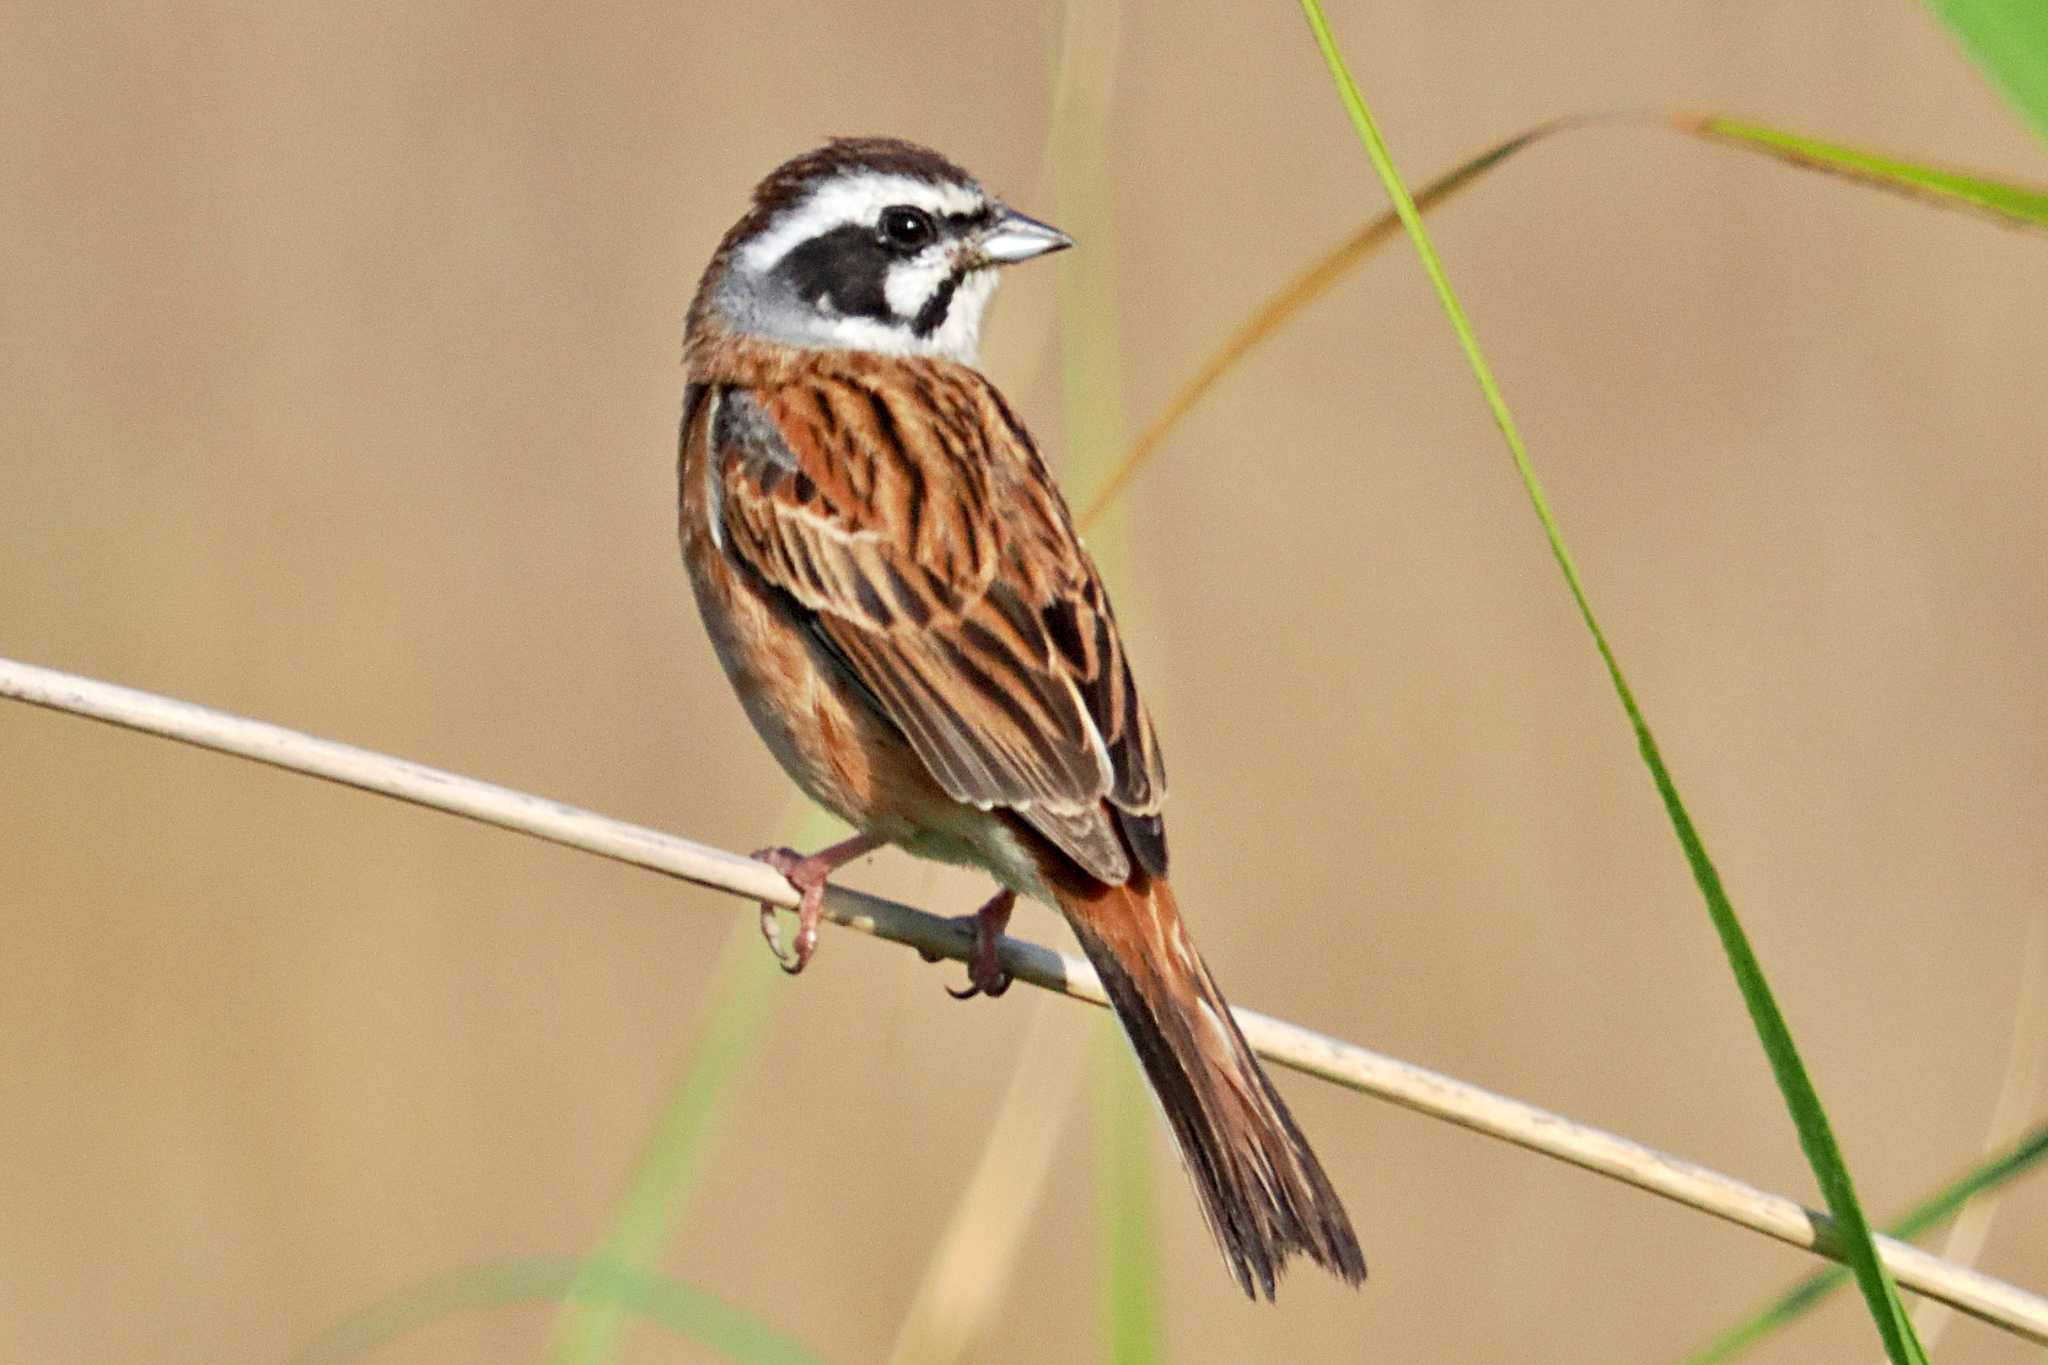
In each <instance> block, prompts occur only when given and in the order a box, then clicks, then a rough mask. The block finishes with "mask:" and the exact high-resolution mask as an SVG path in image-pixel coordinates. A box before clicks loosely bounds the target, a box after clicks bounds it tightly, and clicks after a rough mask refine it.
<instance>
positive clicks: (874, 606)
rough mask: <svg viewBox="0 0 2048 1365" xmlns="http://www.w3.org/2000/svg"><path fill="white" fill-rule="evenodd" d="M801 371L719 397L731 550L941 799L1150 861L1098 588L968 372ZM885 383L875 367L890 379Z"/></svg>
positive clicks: (1110, 621)
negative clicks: (896, 739) (857, 690)
mask: <svg viewBox="0 0 2048 1365" xmlns="http://www.w3.org/2000/svg"><path fill="white" fill-rule="evenodd" d="M892 363H893V364H894V365H896V366H905V367H907V372H908V373H909V374H910V376H911V379H910V382H909V383H908V384H907V385H906V384H903V383H901V382H895V383H891V382H889V381H888V380H887V379H885V378H884V377H881V376H877V375H872V374H864V373H861V372H859V371H852V370H846V369H837V370H834V369H820V370H819V371H818V372H816V373H814V374H806V375H804V376H802V377H801V378H800V379H799V380H795V381H792V382H786V383H782V384H777V385H774V386H771V387H764V388H758V389H747V388H728V389H726V390H724V391H723V392H722V393H721V395H720V401H719V404H718V407H717V409H716V413H715V417H714V420H713V424H712V432H711V437H712V446H713V451H712V460H713V463H714V466H715V469H714V471H713V474H714V477H715V478H716V480H717V483H718V487H719V494H720V497H719V510H720V514H721V517H722V526H721V528H720V529H721V530H722V532H723V537H724V540H725V543H726V545H727V546H728V548H729V552H730V553H731V554H733V555H734V556H735V557H736V558H737V559H738V560H739V561H740V562H741V563H742V564H744V565H745V566H746V567H747V568H748V569H749V570H750V571H751V572H753V573H754V574H756V575H757V576H758V577H759V578H761V579H762V580H764V581H765V582H767V583H768V584H770V585H772V586H773V587H775V588H777V589H779V590H780V591H781V592H782V593H784V594H785V595H786V596H787V597H788V598H789V599H791V600H792V601H793V602H794V603H795V604H796V605H797V607H798V608H799V609H801V610H802V611H803V612H805V613H807V614H808V618H809V619H808V621H807V624H808V625H809V626H810V627H811V628H812V630H813V631H814V633H815V635H816V637H817V638H819V639H820V640H822V641H823V642H825V644H826V645H827V647H829V648H830V649H831V650H832V651H833V652H834V653H835V654H836V655H837V656H838V657H839V659H840V660H841V661H842V662H843V663H844V665H845V666H846V668H847V669H848V670H849V671H850V672H851V673H852V674H853V676H854V677H855V678H857V679H858V680H859V681H860V683H861V685H862V686H863V687H865V688H866V689H867V692H868V694H869V695H870V696H872V697H873V698H874V699H875V701H876V702H877V704H878V705H879V706H880V707H881V708H882V710H883V712H884V713H885V714H886V715H887V716H888V717H889V718H890V719H891V720H892V721H893V722H894V723H895V724H896V726H897V727H898V728H899V729H900V730H901V731H902V732H903V734H904V736H905V737H906V738H907V739H908V740H909V742H910V744H911V746H912V748H913V749H914V750H915V751H916V752H917V754H918V756H919V757H920V758H921V759H922V760H923V761H924V763H925V765H926V766H927V767H928V768H929V769H930V771H931V773H932V775H933V777H934V778H935V779H937V781H938V782H939V784H940V785H941V786H942V787H943V788H944V789H945V790H946V792H947V794H948V795H950V796H952V797H953V798H954V799H956V800H959V801H963V802H969V803H972V804H974V805H978V806H982V807H984V808H992V807H1004V808H1008V809H1013V810H1015V811H1016V812H1017V813H1018V814H1019V815H1020V816H1021V817H1022V818H1023V819H1025V820H1026V821H1028V822H1029V823H1031V824H1032V825H1033V826H1034V827H1035V828H1037V829H1038V830H1039V831H1040V832H1041V833H1043V834H1044V835H1045V836H1046V837H1047V838H1048V839H1050V840H1051V841H1052V842H1053V843H1055V844H1056V845H1058V846H1059V847H1060V848H1061V849H1062V850H1064V851H1065V852H1066V853H1067V854H1069V855H1070V856H1071V857H1073V858H1074V859H1075V860H1076V861H1077V862H1078V863H1080V864H1081V866H1082V867H1084V868H1086V869H1087V870H1088V872H1089V873H1090V874H1092V875H1094V876H1096V877H1098V878H1100V879H1102V880H1104V881H1107V882H1112V883H1121V882H1124V881H1126V880H1127V879H1128V878H1129V877H1130V875H1131V871H1132V868H1131V857H1130V854H1131V853H1133V852H1134V853H1136V855H1137V858H1138V861H1139V863H1140V864H1141V865H1143V866H1144V867H1145V868H1146V869H1147V870H1149V871H1150V872H1152V873H1153V874H1154V875H1159V874H1162V873H1164V871H1165V869H1166V845H1165V839H1164V835H1163V832H1162V830H1161V827H1160V824H1159V821H1158V818H1157V817H1158V808H1159V802H1160V799H1161V798H1162V797H1163V796H1164V794H1165V787H1166V782H1165V772H1164V769H1163V766H1162V765H1161V762H1160V758H1159V751H1158V744H1157V741H1156V740H1155V739H1154V737H1153V733H1152V725H1151V721H1150V719H1149V718H1148V717H1147V715H1146V713H1145V709H1144V705H1143V703H1142V701H1140V699H1139V697H1138V693H1137V689H1136V687H1135V686H1134V685H1133V684H1132V681H1131V675H1130V669H1129V666H1128V664H1127V663H1126V662H1125V659H1124V652H1123V644H1122V640H1121V639H1120V637H1119V636H1118V634H1117V628H1116V620H1115V617H1114V616H1113V615H1112V614H1111V612H1110V608H1109V599H1108V595H1107V593H1105V592H1104V590H1103V586H1102V580H1101V577H1100V575H1099V574H1098V573H1097V572H1096V569H1095V565H1094V563H1093V561H1091V560H1090V559H1089V557H1088V554H1087V551H1086V550H1085V549H1083V548H1082V546H1081V543H1080V541H1079V539H1078V538H1077V537H1076V536H1075V534H1074V531H1073V527H1072V524H1071V522H1070V521H1069V519H1068V516H1067V511H1066V506H1065V504H1064V503H1063V502H1061V500H1060V497H1059V493H1058V491H1057V490H1056V489H1055V488H1054V487H1053V485H1052V482H1051V479H1050V476H1049V475H1048V474H1047V472H1046V469H1045V466H1044V463H1043V461H1042V460H1041V459H1040V458H1039V455H1038V451H1037V449H1036V448H1035V447H1034V446H1033V445H1032V444H1031V440H1030V437H1029V435H1028V434H1026V433H1025V431H1024V429H1023V427H1022V426H1021V425H1020V424H1019V423H1018V422H1017V421H1016V418H1015V416H1014V415H1013V414H1011V413H1010V411H1009V409H1008V407H1007V406H1006V405H1004V404H1003V402H1002V400H1001V398H1000V397H999V396H998V395H997V394H996V392H995V390H994V388H993V387H992V386H991V385H990V384H989V383H988V381H987V380H985V379H983V378H982V377H981V376H980V375H979V374H978V373H976V372H975V371H973V370H971V369H967V368H966V367H964V366H957V365H951V364H947V363H945V362H938V361H932V362H903V361H896V362H892ZM902 372H903V371H892V373H896V374H900V373H902Z"/></svg>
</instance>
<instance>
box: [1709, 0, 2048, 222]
mask: <svg viewBox="0 0 2048 1365" xmlns="http://www.w3.org/2000/svg"><path fill="white" fill-rule="evenodd" d="M2041 13H2042V15H2043V17H2044V22H2048V5H2042V6H2041ZM1672 124H1673V126H1674V127H1676V128H1678V129H1679V130H1680V131H1682V132H1688V133H1694V134H1697V135H1699V136H1701V137H1708V138H1715V139H1718V140H1720V141H1723V142H1728V143H1732V144H1733V145H1735V146H1738V147H1744V148H1748V149H1751V150H1755V151H1761V152H1765V153H1768V154H1770V155H1772V156H1776V157H1779V158H1782V159H1783V160H1786V161H1789V162H1791V163H1792V164H1793V165H1795V166H1802V167H1806V168H1809V169H1812V170H1820V171H1829V172H1832V173H1834V174H1836V175H1845V176H1848V177H1849V178H1851V179H1853V180H1859V181H1862V182H1863V183H1865V184H1868V185H1874V186H1876V187H1878V188H1880V189H1888V190H1895V191H1898V192H1899V193H1902V194H1908V195H1911V196H1912V197H1914V198H1916V199H1920V200H1923V201H1925V202H1928V203H1931V204H1934V205H1937V206H1939V207H1949V208H1964V209H1971V210H1975V211H1977V212H1979V213H1984V214H1988V215H1991V216H1992V217H1995V218H1999V219H2002V220H2004V221H2007V222H2011V223H2016V224H2020V225H2022V226H2026V227H2035V228H2041V227H2048V189H2043V188H2041V187H2040V186H2037V185H2025V184H2020V183H2017V182H2014V181H2009V180H1996V179H1993V178H1992V177H1990V176H1985V175H1975V174H1972V173H1970V172H1968V171H1960V170H1955V169H1952V168H1948V167H1943V166H1929V165H1926V164H1924V163H1921V162H1915V161H1901V160H1898V159H1897V158H1895V157H1888V156H1881V155H1879V154H1878V153H1876V152H1871V151H1865V150H1864V149H1862V148H1859V147H1846V146H1843V145H1842V144H1841V143H1838V142H1823V141H1821V140H1820V139H1819V138H1812V137H1807V136H1805V135H1803V134H1800V133H1792V132H1787V131H1786V130H1784V129H1782V128H1767V127H1765V126H1764V125H1762V124H1760V123H1746V122H1744V121H1743V120H1741V119H1734V118H1725V117H1723V116H1721V115H1719V114H1692V115H1680V116H1676V117H1674V118H1673V119H1672Z"/></svg>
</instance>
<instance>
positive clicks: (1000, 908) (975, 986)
mask: <svg viewBox="0 0 2048 1365" xmlns="http://www.w3.org/2000/svg"><path fill="white" fill-rule="evenodd" d="M1016 904H1017V893H1016V892H1014V891H1001V892H998V893H997V894H996V895H995V896H994V897H993V898H991V899H990V901H989V902H988V904H986V905H984V906H982V907H981V909H979V910H977V911H975V912H974V913H973V914H971V915H963V916H962V917H961V918H960V919H959V920H955V921H954V923H956V924H958V923H963V922H964V923H965V924H966V926H967V928H968V929H969V930H970V931H972V933H973V934H974V951H973V953H971V954H970V955H969V956H968V959H967V987H966V989H965V990H954V989H953V988H952V987H951V986H948V987H946V994H948V995H950V996H952V997H953V998H954V999H955V1000H972V999H973V998H974V997H975V996H977V995H985V996H987V997H988V998H989V999H991V1000H993V999H995V998H996V997H997V996H999V995H1001V994H1002V993H1003V992H1004V991H1007V990H1008V989H1010V979H1011V978H1010V974H1009V973H1008V972H1006V971H1004V970H1003V965H1002V962H1001V960H1000V959H999V958H998V957H997V954H996V948H997V945H998V944H999V943H1000V942H1001V941H1002V937H1003V930H1004V929H1006V928H1008V927H1009V924H1010V911H1011V909H1012V908H1014V907H1015V906H1016ZM926 960H927V961H932V962H936V961H937V960H938V959H937V957H935V956H934V957H928V958H927V959H926Z"/></svg>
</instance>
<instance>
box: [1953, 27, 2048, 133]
mask: <svg viewBox="0 0 2048 1365" xmlns="http://www.w3.org/2000/svg"><path fill="white" fill-rule="evenodd" d="M1928 4H1929V6H1930V7H1931V8H1932V9H1933V10H1934V12H1935V13H1936V14H1938V15H1940V16H1941V17H1942V18H1943V19H1944V20H1946V21H1947V23H1948V26H1949V27H1950V28H1952V29H1954V30H1955V33H1956V36H1957V37H1958V38H1960V39H1962V42H1963V50H1964V51H1965V52H1967V53H1969V54H1970V60H1972V61H1974V62H1976V63H1977V65H1978V66H1979V67H1980V68H1982V69H1983V71H1984V73H1985V74H1986V75H1988V76H1990V77H1991V80H1992V83H1993V84H1995V85H1997V86H1998V87H1999V88H2000V89H2001V90H2003V91H2005V96H2006V98H2007V99H2009V100H2011V101H2012V102H2013V103H2014V104H2015V105H2017V106H2018V107H2019V110H2020V112H2021V113H2023V114H2025V115H2026V117H2027V118H2028V119H2029V120H2030V121H2031V122H2032V123H2033V125H2034V131H2035V132H2037V133H2039V134H2040V135H2041V136H2042V137H2044V138H2048V5H2044V4H2042V3H2041V0H1928Z"/></svg>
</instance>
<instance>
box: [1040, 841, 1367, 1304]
mask: <svg viewBox="0 0 2048 1365" xmlns="http://www.w3.org/2000/svg"><path fill="white" fill-rule="evenodd" d="M1054 889H1055V893H1056V895H1057V896H1058V899H1059V902H1060V908H1061V909H1062V910H1064V911H1065V912H1066V916H1067V920H1068V922H1069V923H1070V924H1072V925H1073V927H1074V932H1075V934H1076V935H1077V936H1078V937H1079V938H1080V940H1081V947H1082V948H1083V949H1084V950H1085V951H1086V952H1087V954H1088V959H1089V961H1091V962H1093V963H1094V964H1095V971H1096V973H1097V974H1098V975H1099V976H1101V978H1102V984H1103V987H1104V989H1105V990H1107V991H1108V992H1109V999H1110V1003H1111V1004H1113V1005H1114V1006H1115V1007H1116V1013H1117V1018H1118V1019H1119V1020H1121V1021H1122V1022H1123V1026H1124V1032H1125V1033H1127V1034H1128V1035H1129V1036H1130V1040H1131V1046H1132V1047H1133V1048H1135V1049H1136V1050H1137V1053H1138V1061H1139V1062H1140V1063H1141V1064H1142V1065H1143V1066H1144V1068H1145V1075H1146V1076H1147V1077H1148V1078H1149V1079H1150V1080H1151V1082H1152V1090H1153V1093H1154V1094H1156V1095H1157V1096H1158V1097H1159V1103H1160V1107H1161V1108H1163V1109H1164V1110H1165V1111H1166V1118H1167V1121H1168V1122H1169V1123H1170V1124H1172V1125H1173V1136H1174V1140H1175V1141H1176V1142H1177V1143H1178V1144H1179V1146H1180V1154H1181V1158H1182V1160H1183V1162H1185V1164H1186V1166H1187V1171H1188V1176H1189V1178H1190V1179H1191V1180H1192V1181H1193V1182H1194V1186H1195V1193H1196V1195H1197V1196H1199V1197H1200V1199H1201V1203H1202V1212H1203V1214H1204V1215H1205V1216H1206V1217H1207V1218H1208V1220H1209V1230H1210V1231H1211V1232H1213V1233H1215V1235H1216V1241H1217V1244H1218V1245H1219V1246H1220V1247H1221V1248H1222V1250H1223V1255H1224V1258H1225V1259H1226V1260H1227V1261H1229V1263H1230V1268H1231V1270H1232V1271H1233V1272H1234V1273H1235V1274H1236V1276H1237V1279H1238V1283H1239V1284H1240V1285H1242V1286H1243V1288H1244V1292H1245V1293H1246V1294H1247V1295H1250V1296H1253V1297H1256V1296H1257V1295H1258V1294H1259V1293H1260V1292H1261V1291H1263V1292H1264V1294H1265V1296H1266V1297H1267V1298H1269V1299H1270V1298H1272V1297H1273V1288H1274V1283H1275V1282H1276V1281H1277V1280H1278V1279H1279V1277H1280V1272H1281V1271H1282V1269H1284V1268H1285V1264H1286V1261H1287V1258H1288V1257H1289V1256H1292V1255H1293V1254H1294V1253H1296V1252H1301V1253H1303V1254H1305V1255H1307V1256H1308V1257H1309V1259H1310V1260H1313V1261H1314V1262H1316V1264H1318V1265H1320V1266H1322V1267H1323V1268H1324V1269H1326V1270H1328V1271H1329V1272H1330V1273H1331V1274H1333V1275H1337V1276H1339V1277H1340V1278H1342V1279H1344V1280H1345V1281H1347V1282H1348V1283H1351V1284H1357V1283H1358V1282H1359V1281H1360V1280H1363V1279H1364V1278H1365V1256H1364V1254H1363V1253H1362V1252H1360V1251H1359V1249H1358V1238H1357V1236H1356V1235H1354V1234H1353V1232H1352V1231H1351V1220H1350V1218H1349V1217H1347V1216H1346V1215H1345V1212H1344V1205H1343V1203H1342V1202H1341V1201H1340V1200H1339V1199H1338V1198H1337V1192H1336V1191H1335V1190H1334V1189H1332V1188H1331V1186H1330V1178H1329V1177H1328V1176H1326V1175H1324V1174H1323V1167H1322V1164H1321V1163H1320V1162H1318V1161H1317V1160H1316V1156H1315V1153H1314V1152H1312V1151H1310V1150H1309V1146H1308V1142H1307V1140H1306V1139H1304V1138H1303V1137H1302V1135H1301V1130H1300V1129H1299V1128H1297V1127H1295V1124H1294V1118H1293V1116H1292V1115H1290V1114H1289V1113H1288V1112H1287V1106H1286V1105H1285V1104H1284V1103H1282V1102H1281V1099H1280V1096H1279V1094H1278V1093H1277V1092H1276V1091H1275V1090H1274V1089H1273V1083H1272V1082H1271V1081H1269V1080H1267V1079H1266V1073H1265V1071H1264V1069H1262V1068H1261V1067H1260V1066H1259V1062H1258V1059H1257V1058H1256V1057H1254V1056H1253V1055H1252V1050H1251V1048H1250V1047H1249V1046H1247V1045H1246V1043H1245V1040H1244V1035H1243V1034H1242V1033H1240V1032H1239V1031H1238V1027H1237V1021H1236V1020H1235V1019H1233V1018H1231V1016H1230V1007H1229V1006H1228V1005H1226V1004H1225V1003H1224V1001H1223V993H1222V992H1221V991H1220V990H1218V989H1217V988H1216V982H1215V979H1214V978H1213V977H1211V976H1210V975H1209V969H1208V968H1207V967H1206V966H1204V965H1203V963H1202V959H1201V958H1200V957H1199V956H1198V955H1197V954H1196V953H1195V950H1194V946H1193V945H1192V944H1191V943H1189V942H1188V937H1187V931H1186V929H1185V928H1184V927H1183V926H1182V924H1181V918H1180V907H1179V905H1178V904H1176V903H1175V901H1174V898H1173V888H1172V887H1170V886H1168V885H1167V883H1166V881H1165V880H1164V879H1155V878H1148V877H1146V876H1145V874H1144V873H1143V872H1140V873H1139V874H1138V875H1137V877H1136V878H1135V879H1134V880H1133V881H1132V883H1131V884H1130V885H1128V886H1104V885H1102V884H1100V883H1092V882H1091V883H1088V884H1086V885H1074V884H1071V883H1069V884H1067V885H1060V886H1056V887H1055V888H1054Z"/></svg>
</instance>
